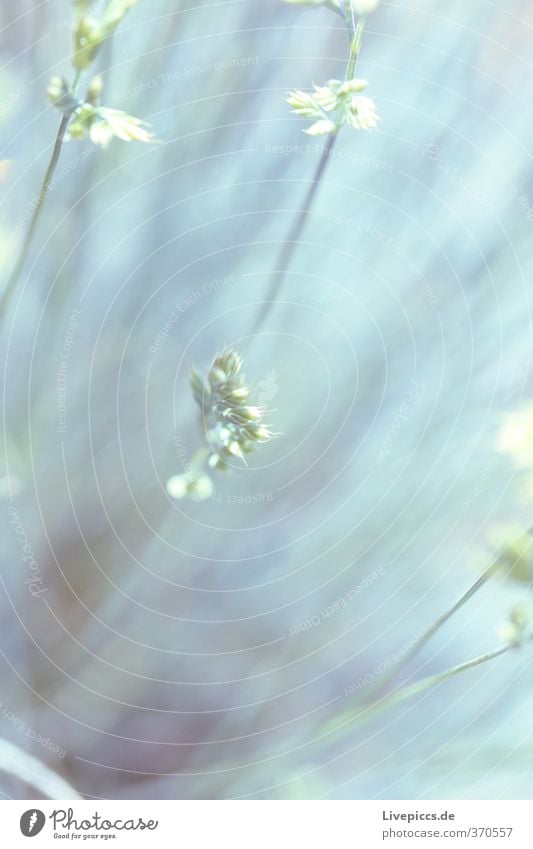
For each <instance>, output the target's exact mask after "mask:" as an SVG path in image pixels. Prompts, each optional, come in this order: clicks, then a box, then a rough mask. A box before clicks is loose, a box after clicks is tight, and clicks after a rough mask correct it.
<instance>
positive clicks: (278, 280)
mask: <svg viewBox="0 0 533 849" xmlns="http://www.w3.org/2000/svg"><path fill="white" fill-rule="evenodd" d="M336 139H337V136H336V135H329V136H328V138H327V141H326V144H325V145H324V148H323V150H322V153H321V154H320V159H319V161H318V165H317V167H316V171H315V173H314V176H313V179H312V181H311V185H310V186H309V189H308V191H307V194H306V196H305V200H304V202H303V204H302V207H301V209H300V210H299V212H298V213H297V215H296V217H295V219H294V221H293V222H292V225H291V229H290V230H289V233H288V235H287V238H286V239H285V241H284V242H283V244H282V246H281V248H280V251H279V253H278V258H277V261H276V270H275V271H273V272H272V276H271V278H270V284H269V287H268V292H267V299H266V301H265V303H264V304H263V305H262V308H261V312H260V313H259V315H258V316H257V319H256V322H255V325H254V328H253V331H252V332H253V333H257V331H258V330H259V328H260V327H261V325H262V324H263V323H264V322H265V321H266V319H267V318H268V316H269V314H270V311H271V310H272V307H273V306H274V301H275V298H276V295H277V294H278V293H279V291H280V289H281V287H282V285H283V282H284V280H285V276H286V274H287V271H288V269H289V266H290V264H291V262H292V258H293V256H294V253H295V251H296V248H297V247H298V242H299V241H300V237H301V235H302V232H303V229H304V227H305V221H306V216H307V215H308V214H309V212H310V210H311V206H312V205H313V201H314V199H315V196H316V194H317V191H318V188H319V185H320V180H321V179H322V177H323V175H324V172H325V170H326V167H327V164H328V162H329V159H330V156H331V152H332V150H333V147H334V145H335V141H336ZM278 269H279V270H278Z"/></svg>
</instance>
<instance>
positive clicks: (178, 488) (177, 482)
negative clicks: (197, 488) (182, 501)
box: [166, 475, 189, 499]
mask: <svg viewBox="0 0 533 849" xmlns="http://www.w3.org/2000/svg"><path fill="white" fill-rule="evenodd" d="M188 489H189V481H188V479H187V476H186V475H173V476H172V477H171V478H169V479H168V481H167V485H166V490H167V492H168V494H169V495H170V497H171V498H178V499H179V498H185V496H186V495H187V492H188Z"/></svg>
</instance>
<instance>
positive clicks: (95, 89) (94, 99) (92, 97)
mask: <svg viewBox="0 0 533 849" xmlns="http://www.w3.org/2000/svg"><path fill="white" fill-rule="evenodd" d="M103 87H104V81H103V79H102V77H101V75H100V74H98V76H97V77H94V78H93V79H92V80H91V82H90V83H89V87H88V89H87V95H86V99H87V101H88V102H89V103H92V105H93V106H96V104H97V103H98V100H99V99H100V95H101V94H102V89H103Z"/></svg>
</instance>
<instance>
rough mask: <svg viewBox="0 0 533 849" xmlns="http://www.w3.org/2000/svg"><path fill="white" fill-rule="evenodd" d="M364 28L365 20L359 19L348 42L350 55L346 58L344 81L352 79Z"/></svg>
mask: <svg viewBox="0 0 533 849" xmlns="http://www.w3.org/2000/svg"><path fill="white" fill-rule="evenodd" d="M364 30H365V20H364V19H363V20H361V21H359V23H358V24H357V26H356V28H355V33H354V36H353V38H352V40H351V43H350V57H349V59H348V67H347V68H346V81H347V82H348V81H349V80H353V78H354V77H355V71H356V69H357V60H358V58H359V53H360V52H361V44H362V41H363V32H364Z"/></svg>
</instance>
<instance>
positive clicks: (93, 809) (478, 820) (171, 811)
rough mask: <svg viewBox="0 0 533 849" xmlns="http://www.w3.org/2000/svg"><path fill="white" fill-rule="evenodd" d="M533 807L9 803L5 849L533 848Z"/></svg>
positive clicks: (4, 813) (3, 812) (4, 808)
mask: <svg viewBox="0 0 533 849" xmlns="http://www.w3.org/2000/svg"><path fill="white" fill-rule="evenodd" d="M531 810H532V803H531V802H529V801H528V802H518V801H516V802H515V801H497V802H495V801H486V802H482V801H472V802H468V801H460V802H442V801H435V802H410V801H391V802H382V801H316V802H315V801H312V802H311V801H302V802H298V801H291V802H289V801H143V800H138V801H85V800H84V801H75V802H73V801H69V802H58V801H37V802H24V801H23V802H19V801H12V800H9V801H4V802H2V803H1V804H0V819H1V825H2V830H1V835H2V842H1V845H2V846H6V847H9V849H11V847H13V846H26V847H27V846H28V840H29V839H32V838H35V844H33V845H34V846H35V847H36V849H37V847H39V846H52V845H54V846H58V845H61V844H62V843H63V842H66V841H67V840H68V841H71V842H76V843H79V844H81V843H83V844H85V845H87V843H91V844H92V845H95V844H96V845H102V841H104V842H105V843H106V844H107V845H112V846H120V847H124V849H125V847H127V846H146V847H149V846H161V845H162V846H167V845H168V846H186V847H199V849H203V847H205V849H212V847H213V846H224V847H225V846H231V847H232V849H241V847H242V849H252V847H253V849H285V847H296V846H298V847H303V848H304V849H325V847H329V846H339V847H343V849H344V847H354V849H355V847H357V849H359V848H360V847H361V849H373V848H374V847H377V846H380V847H387V846H390V847H394V846H399V847H412V849H415V847H420V849H429V847H431V846H435V847H437V846H440V847H448V846H449V847H456V849H459V847H467V846H473V847H479V849H483V847H489V846H490V847H498V846H500V847H509V849H510V847H518V848H519V849H529V847H533V830H532V827H531Z"/></svg>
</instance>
